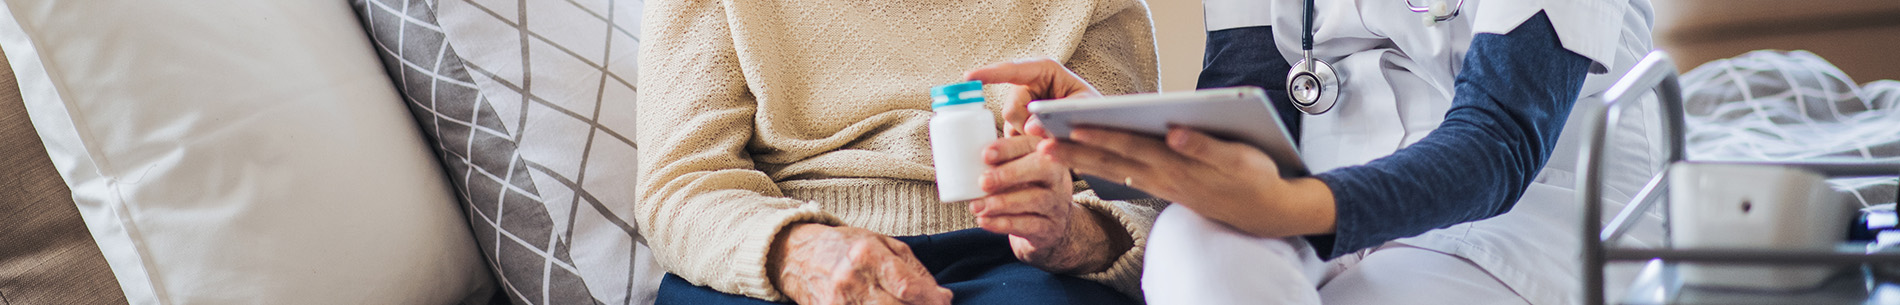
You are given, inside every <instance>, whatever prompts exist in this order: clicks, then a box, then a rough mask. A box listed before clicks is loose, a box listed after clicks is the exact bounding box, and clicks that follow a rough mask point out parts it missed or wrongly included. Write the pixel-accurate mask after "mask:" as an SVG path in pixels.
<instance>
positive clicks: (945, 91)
mask: <svg viewBox="0 0 1900 305" xmlns="http://www.w3.org/2000/svg"><path fill="white" fill-rule="evenodd" d="M930 99H931V101H932V102H931V104H930V109H932V110H934V111H936V112H937V114H936V115H935V116H932V117H931V118H930V152H931V154H932V155H934V157H935V159H936V163H937V197H938V199H941V200H943V202H959V201H966V200H971V199H977V198H983V196H985V195H988V193H985V192H983V188H982V187H981V186H978V185H977V182H978V181H979V179H981V178H980V177H982V175H983V171H984V170H986V169H988V166H986V164H984V163H983V150H984V149H986V148H988V147H989V146H990V143H991V142H996V116H995V115H994V114H991V113H990V110H989V109H987V108H983V82H981V81H970V82H963V83H955V84H949V85H942V86H937V87H936V88H931V89H930Z"/></svg>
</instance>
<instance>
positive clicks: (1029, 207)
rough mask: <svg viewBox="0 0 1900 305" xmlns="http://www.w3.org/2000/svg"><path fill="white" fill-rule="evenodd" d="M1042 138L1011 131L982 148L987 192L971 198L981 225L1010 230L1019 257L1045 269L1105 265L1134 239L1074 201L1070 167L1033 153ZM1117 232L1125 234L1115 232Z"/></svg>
mask: <svg viewBox="0 0 1900 305" xmlns="http://www.w3.org/2000/svg"><path fill="white" fill-rule="evenodd" d="M1040 141H1042V138H1041V137H1036V136H1014V137H1008V138H1003V139H1001V140H997V141H996V143H994V144H991V145H990V147H989V148H988V149H986V150H985V151H984V153H983V160H984V162H986V163H989V166H990V168H989V170H988V171H985V172H984V174H983V177H982V180H981V182H980V183H978V184H979V185H980V186H982V188H983V191H985V192H988V193H989V196H985V197H983V198H981V199H977V200H975V201H973V202H971V203H970V212H971V213H972V214H975V215H976V224H977V226H980V227H982V228H983V229H984V230H989V231H990V232H996V233H1001V234H1008V235H1009V241H1010V248H1011V249H1012V250H1014V251H1015V254H1016V258H1017V259H1019V260H1022V261H1023V262H1025V263H1028V264H1030V265H1033V266H1036V267H1038V268H1042V269H1044V270H1049V271H1052V272H1059V273H1069V274H1078V273H1088V272H1095V271H1100V270H1104V269H1107V268H1108V266H1109V265H1110V264H1111V263H1113V262H1114V260H1115V258H1116V257H1118V256H1120V254H1121V253H1123V252H1126V251H1127V249H1128V248H1129V247H1132V241H1128V240H1127V239H1128V238H1126V237H1125V235H1126V234H1127V233H1125V232H1124V231H1123V229H1121V227H1120V225H1119V224H1118V223H1116V222H1114V221H1113V220H1112V219H1106V217H1098V216H1097V215H1096V213H1094V212H1091V211H1089V209H1087V208H1084V207H1082V206H1081V205H1079V204H1076V203H1075V201H1074V199H1072V198H1071V194H1073V193H1074V187H1075V186H1074V185H1073V184H1072V182H1071V181H1072V180H1071V178H1070V176H1069V169H1068V168H1067V167H1062V166H1061V165H1058V164H1056V163H1055V162H1053V161H1051V160H1049V158H1048V156H1047V155H1042V154H1037V153H1035V150H1036V149H1035V148H1036V143H1038V142H1040ZM1117 233H1119V234H1120V235H1123V238H1120V239H1116V238H1114V237H1116V234H1117ZM1117 241H1119V242H1117Z"/></svg>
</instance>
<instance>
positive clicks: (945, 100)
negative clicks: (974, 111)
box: [930, 81, 983, 108]
mask: <svg viewBox="0 0 1900 305" xmlns="http://www.w3.org/2000/svg"><path fill="white" fill-rule="evenodd" d="M930 100H931V103H930V108H939V107H944V106H955V105H962V104H969V103H982V102H983V82H982V81H967V82H961V83H955V84H949V85H942V86H937V87H935V88H930Z"/></svg>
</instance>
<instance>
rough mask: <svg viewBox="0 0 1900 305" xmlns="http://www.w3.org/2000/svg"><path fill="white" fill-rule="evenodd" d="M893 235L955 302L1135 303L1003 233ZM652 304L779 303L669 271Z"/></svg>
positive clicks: (962, 232) (965, 231)
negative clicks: (1019, 254) (1047, 267)
mask: <svg viewBox="0 0 1900 305" xmlns="http://www.w3.org/2000/svg"><path fill="white" fill-rule="evenodd" d="M897 240H899V241H903V242H904V243H905V244H909V245H910V249H911V252H913V253H916V254H917V260H918V261H922V262H923V263H924V268H926V269H930V274H931V275H933V276H935V277H936V278H937V284H938V285H943V287H944V288H949V289H950V291H951V292H954V293H955V294H956V300H954V301H953V303H956V304H1102V305H1116V304H1131V305H1132V304H1139V303H1138V302H1135V301H1134V299H1132V298H1129V297H1128V296H1126V295H1123V294H1121V293H1120V292H1116V291H1115V289H1113V288H1109V287H1108V286H1105V285H1102V284H1099V283H1095V282H1090V281H1088V280H1083V279H1080V278H1076V277H1072V276H1066V275H1057V274H1050V273H1049V272H1045V271H1042V269H1036V267H1032V266H1029V265H1027V264H1023V263H1022V262H1020V261H1017V260H1016V255H1015V254H1014V253H1013V252H1010V248H1009V238H1008V236H1006V235H1001V234H996V233H990V232H988V231H983V229H966V230H962V231H955V232H949V233H943V234H936V235H924V236H905V237H898V238H897ZM655 303H656V304H734V305H736V304H758V305H765V304H781V303H773V302H768V301H765V300H760V299H754V298H749V297H745V296H740V295H734V294H726V293H722V292H719V291H717V290H713V289H712V288H706V287H703V286H694V285H693V284H692V283H688V282H686V280H685V279H681V278H680V277H679V276H675V275H673V274H672V273H667V274H666V278H665V279H663V280H661V281H660V295H659V297H658V300H657V302H655Z"/></svg>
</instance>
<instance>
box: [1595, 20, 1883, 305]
mask: <svg viewBox="0 0 1900 305" xmlns="http://www.w3.org/2000/svg"><path fill="white" fill-rule="evenodd" d="M1675 66H1676V64H1675V62H1674V61H1673V60H1671V59H1670V58H1669V56H1668V55H1667V54H1665V53H1663V52H1662V51H1654V52H1651V53H1650V54H1649V55H1647V56H1645V57H1644V58H1643V59H1642V60H1641V61H1639V62H1637V63H1636V65H1635V66H1634V67H1632V68H1630V72H1629V73H1628V74H1625V75H1624V76H1623V77H1622V78H1621V79H1618V80H1617V82H1616V84H1615V85H1612V86H1611V87H1610V89H1609V90H1608V91H1606V92H1604V93H1603V95H1602V98H1603V104H1601V107H1578V111H1581V112H1579V113H1577V115H1582V116H1585V117H1588V118H1590V119H1589V120H1588V121H1586V123H1585V125H1584V126H1583V129H1582V130H1581V131H1582V132H1583V133H1582V134H1579V135H1581V136H1582V137H1583V141H1584V143H1583V147H1582V150H1581V151H1580V154H1579V156H1581V159H1579V160H1578V161H1579V162H1578V163H1577V167H1576V169H1577V173H1578V175H1577V177H1578V178H1579V181H1577V186H1578V187H1579V188H1580V189H1579V190H1578V192H1577V195H1578V197H1577V199H1578V201H1579V202H1581V203H1582V205H1583V209H1582V212H1583V222H1582V224H1583V230H1582V233H1583V235H1584V236H1582V237H1583V239H1584V242H1583V258H1584V259H1583V261H1584V266H1585V267H1584V272H1583V281H1582V282H1581V284H1583V287H1584V289H1583V292H1584V294H1583V297H1584V302H1583V304H1609V303H1610V302H1611V301H1616V302H1617V303H1635V304H1665V303H1671V304H1673V303H1678V302H1681V303H1695V304H1704V303H1708V304H1813V303H1817V300H1820V301H1819V302H1824V303H1849V302H1851V303H1852V304H1886V303H1891V302H1888V301H1886V300H1890V299H1887V298H1885V295H1887V294H1889V293H1891V292H1883V291H1885V290H1887V289H1889V288H1885V287H1890V286H1893V284H1892V283H1893V280H1891V279H1882V278H1878V277H1874V276H1872V275H1871V272H1868V271H1865V270H1863V269H1866V268H1848V269H1849V270H1852V271H1854V273H1857V274H1850V275H1847V276H1830V275H1837V274H1839V272H1838V271H1839V270H1841V268H1836V267H1829V266H1840V265H1848V266H1854V265H1859V264H1873V266H1876V268H1878V266H1881V265H1884V264H1900V251H1869V250H1868V249H1867V248H1866V247H1865V246H1861V245H1857V244H1851V243H1841V242H1840V241H1841V240H1842V239H1843V237H1844V236H1845V235H1846V233H1847V232H1845V231H1843V230H1842V229H1844V228H1845V226H1844V224H1845V223H1846V220H1845V219H1846V218H1845V217H1844V216H1845V215H1843V214H1846V213H1843V212H1844V209H1843V208H1844V207H1843V206H1840V204H1841V203H1842V202H1841V200H1836V199H1835V198H1833V196H1838V195H1835V194H1831V193H1828V192H1829V188H1827V187H1825V186H1824V185H1823V184H1822V183H1821V182H1820V181H1821V179H1823V178H1842V177H1890V176H1893V175H1894V173H1896V172H1900V162H1893V161H1871V162H1870V161H1859V160H1838V161H1835V160H1813V161H1714V160H1688V159H1687V158H1686V156H1687V154H1686V153H1685V150H1686V149H1685V148H1684V146H1685V143H1687V141H1686V138H1687V137H1686V135H1685V132H1684V130H1685V129H1684V126H1685V125H1686V122H1685V121H1686V119H1685V115H1684V113H1685V111H1684V107H1683V97H1684V95H1683V91H1682V86H1681V84H1679V83H1678V82H1677V76H1676V72H1675ZM1650 92H1654V93H1655V96H1656V98H1657V100H1658V102H1657V105H1658V106H1659V107H1657V108H1659V109H1658V110H1660V111H1659V113H1658V114H1659V115H1660V117H1661V119H1662V121H1663V122H1661V124H1660V126H1663V127H1664V128H1665V130H1664V136H1663V141H1662V143H1661V144H1662V145H1663V147H1664V153H1663V154H1662V158H1663V160H1664V161H1666V163H1668V164H1670V166H1668V167H1664V170H1662V171H1658V172H1656V173H1655V174H1654V175H1651V176H1650V177H1649V179H1648V182H1647V183H1645V184H1644V185H1643V186H1642V188H1640V189H1639V190H1637V191H1636V192H1635V193H1634V194H1631V195H1630V199H1629V201H1627V202H1626V204H1625V205H1623V207H1622V208H1620V209H1618V210H1616V211H1615V214H1614V215H1605V212H1606V211H1604V210H1602V209H1603V208H1604V205H1605V203H1606V202H1605V201H1607V200H1606V199H1607V198H1605V195H1606V194H1607V192H1608V191H1610V189H1609V188H1608V187H1607V186H1606V183H1605V181H1606V176H1607V174H1605V169H1606V168H1609V167H1608V166H1605V163H1606V162H1605V161H1606V157H1605V155H1606V152H1608V151H1609V148H1608V147H1609V145H1608V144H1609V143H1615V142H1612V141H1611V138H1610V137H1609V135H1612V134H1614V133H1610V132H1609V130H1610V128H1611V126H1624V125H1622V124H1623V120H1627V119H1629V118H1624V117H1623V115H1622V114H1623V113H1626V112H1625V111H1623V110H1624V109H1625V108H1626V107H1635V106H1634V105H1637V104H1638V103H1637V101H1638V99H1639V98H1642V97H1643V96H1645V95H1647V94H1648V93H1650ZM1579 106H1582V104H1581V103H1579ZM1665 198H1667V199H1668V200H1663V199H1665ZM1657 206H1663V207H1661V208H1658V207H1657ZM1650 210H1658V211H1659V212H1660V213H1661V215H1660V218H1654V219H1656V220H1660V225H1661V226H1660V227H1661V229H1662V232H1663V234H1662V235H1661V240H1660V241H1659V242H1660V243H1659V244H1658V245H1650V246H1648V247H1645V246H1642V245H1637V246H1626V245H1619V243H1622V242H1624V241H1625V237H1626V235H1630V233H1631V232H1633V231H1635V230H1636V229H1635V228H1636V226H1637V223H1639V222H1645V220H1646V219H1653V218H1652V217H1651V216H1648V215H1650V212H1649V211H1650ZM1684 214H1688V215H1684ZM1606 216H1613V217H1612V218H1609V219H1608V221H1607V222H1605V221H1604V220H1605V217H1606ZM1829 244H1832V247H1830V246H1829ZM1616 262H1621V263H1639V264H1642V265H1643V267H1642V269H1641V270H1640V271H1638V273H1637V274H1636V275H1635V279H1633V280H1632V281H1631V282H1630V283H1629V286H1628V288H1626V289H1623V294H1622V296H1621V298H1622V299H1620V300H1610V299H1609V296H1608V295H1606V294H1605V292H1606V291H1607V290H1608V289H1607V288H1606V285H1609V284H1610V283H1609V282H1608V281H1606V279H1607V278H1608V275H1609V271H1608V270H1606V265H1607V264H1610V263H1616ZM1817 279H1818V280H1819V281H1821V283H1819V285H1821V286H1819V287H1811V288H1809V289H1795V288H1801V287H1807V286H1813V285H1815V284H1817V283H1816V282H1815V281H1817ZM1704 288H1715V289H1704ZM1735 288H1744V289H1735ZM1786 289H1795V290H1794V291H1791V292H1785V293H1764V292H1767V291H1780V290H1786ZM1763 290H1767V291H1763ZM1852 300H1865V301H1864V302H1863V301H1852Z"/></svg>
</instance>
